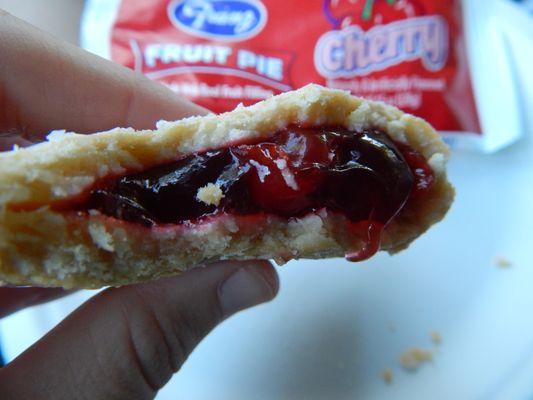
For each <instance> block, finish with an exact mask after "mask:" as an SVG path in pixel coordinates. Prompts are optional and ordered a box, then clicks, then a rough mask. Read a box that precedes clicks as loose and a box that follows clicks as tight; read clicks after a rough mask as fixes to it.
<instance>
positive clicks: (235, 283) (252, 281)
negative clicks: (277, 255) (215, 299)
mask: <svg viewBox="0 0 533 400" xmlns="http://www.w3.org/2000/svg"><path fill="white" fill-rule="evenodd" d="M261 268H262V267H261V266H260V265H247V266H243V267H241V268H239V269H238V270H236V271H235V272H233V273H232V274H231V275H230V276H229V277H228V278H226V280H224V281H223V282H222V284H221V285H220V286H219V287H218V296H219V300H220V305H221V307H222V312H223V313H224V315H225V316H229V315H231V314H233V313H235V312H237V311H240V310H243V309H245V308H248V307H252V306H255V305H257V304H260V303H264V302H265V301H268V300H271V299H272V298H273V297H274V295H275V292H276V291H277V286H276V285H274V284H273V282H272V281H271V279H270V278H269V277H267V276H266V274H265V273H264V272H262V271H261Z"/></svg>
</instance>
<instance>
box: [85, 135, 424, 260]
mask: <svg viewBox="0 0 533 400" xmlns="http://www.w3.org/2000/svg"><path fill="white" fill-rule="evenodd" d="M432 182H433V174H432V171H431V169H430V168H429V166H428V165H427V163H426V161H425V159H424V157H422V156H421V155H420V154H419V153H417V152H415V151H414V150H412V149H411V148H409V147H408V146H405V145H400V144H395V143H394V142H393V141H392V140H391V139H390V138H389V137H388V136H387V135H386V134H384V133H383V132H380V131H379V130H375V129H372V130H363V131H358V132H354V131H348V130H346V129H344V128H339V127H323V128H315V127H314V128H303V127H296V126H293V127H289V128H287V129H284V130H281V131H279V132H277V133H276V134H274V135H273V136H272V137H271V138H269V139H267V140H265V141H262V142H260V143H256V144H240V145H235V146H231V147H229V148H225V149H220V150H213V151H206V152H203V153H198V154H193V155H190V156H187V157H184V158H182V159H180V160H178V161H176V162H173V163H171V164H166V165H163V166H158V167H156V168H152V169H150V170H148V171H145V172H142V173H137V174H132V175H128V176H125V177H122V178H120V179H118V180H115V181H114V182H112V183H111V184H108V185H106V186H104V187H99V188H96V189H94V190H93V191H92V192H91V195H90V199H89V204H88V205H87V208H88V209H97V210H99V211H101V212H102V213H104V214H106V215H109V216H113V217H115V218H118V219H122V220H126V221H130V222H135V223H140V224H143V225H146V226H154V225H159V224H180V223H183V222H186V221H196V220H199V219H201V218H203V217H207V216H212V215H216V214H219V213H229V214H236V215H250V214H256V213H268V214H274V215H278V216H281V217H285V218H290V217H302V216H305V215H307V214H309V213H311V212H313V211H317V210H320V209H323V208H325V209H327V210H330V211H334V212H338V213H341V214H343V215H345V216H346V217H347V218H348V220H349V221H350V229H351V230H352V232H353V234H354V235H355V236H357V237H358V238H359V239H361V240H362V241H363V242H364V243H365V244H366V245H365V246H364V247H363V249H362V250H361V251H358V252H357V253H353V254H349V255H348V258H349V259H353V260H360V259H364V258H367V257H369V256H371V255H372V254H374V253H375V252H376V251H377V250H378V249H379V239H380V236H381V231H382V229H383V227H384V226H386V224H387V223H388V222H389V221H390V220H391V219H392V218H393V217H394V216H395V215H396V214H397V213H398V212H399V211H400V210H401V209H402V207H403V206H404V205H405V203H406V202H407V201H409V199H415V198H418V197H420V196H422V195H423V194H424V193H426V192H427V191H428V190H429V188H430V187H431V184H432ZM202 190H203V191H207V192H210V193H211V196H210V197H209V196H208V198H207V200H206V199H205V198H202V196H201V195H200V193H201V192H202Z"/></svg>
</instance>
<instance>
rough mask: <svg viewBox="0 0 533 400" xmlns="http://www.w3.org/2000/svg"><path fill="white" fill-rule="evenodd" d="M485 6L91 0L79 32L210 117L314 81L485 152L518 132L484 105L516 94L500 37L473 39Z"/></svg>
mask: <svg viewBox="0 0 533 400" xmlns="http://www.w3.org/2000/svg"><path fill="white" fill-rule="evenodd" d="M489 3H492V1H489V2H487V3H485V2H484V3H483V4H481V5H476V3H475V2H472V3H467V2H465V4H464V5H462V4H461V2H460V1H459V0H437V1H434V0H373V1H372V0H313V1H309V2H305V6H303V3H302V2H296V1H285V0H268V1H260V0H171V1H169V0H153V1H150V2H146V1H142V0H112V1H109V0H105V1H104V0H89V1H88V2H87V5H86V10H85V14H84V19H83V27H82V38H83V45H84V47H86V48H87V49H88V50H90V51H93V52H95V53H97V54H99V55H102V56H104V57H106V58H109V59H111V60H113V61H115V62H118V63H120V64H123V65H125V66H127V67H129V68H131V69H134V70H136V71H138V72H140V73H142V74H145V75H146V76H148V77H149V78H151V79H153V80H156V81H158V82H161V83H162V84H165V85H167V86H168V87H170V88H171V89H172V90H174V91H176V92H177V93H179V94H180V95H183V96H186V97H188V98H190V99H191V100H192V101H194V102H196V103H198V104H200V105H202V106H204V107H206V108H208V109H210V110H212V111H213V112H224V111H228V110H231V109H233V108H235V107H236V106H237V105H238V104H240V103H243V104H245V105H248V104H252V103H255V102H257V101H260V100H262V99H264V98H267V97H269V96H271V95H274V94H278V93H280V92H283V91H288V90H292V89H296V88H299V87H301V86H304V85H306V84H308V83H310V82H314V83H318V84H322V85H325V86H328V87H332V88H338V89H343V90H348V91H350V92H352V93H353V94H355V95H359V96H363V97H366V98H370V99H374V100H380V101H385V102H387V103H390V104H393V105H395V106H397V107H399V108H401V109H403V110H404V111H406V112H409V113H412V114H414V115H417V116H420V117H422V118H424V119H426V120H427V121H428V122H430V123H431V124H432V125H433V126H434V127H435V128H436V129H437V130H439V131H440V132H441V133H442V134H443V135H444V137H445V139H446V140H447V141H448V142H449V143H450V144H451V145H452V147H465V148H475V149H481V150H484V151H489V152H490V151H494V150H497V149H499V148H501V147H503V146H505V145H506V144H508V143H510V142H512V141H513V140H514V139H516V138H517V137H518V136H519V133H520V132H519V127H513V126H512V123H511V125H510V127H511V128H510V129H494V123H493V121H492V120H494V119H495V118H494V115H491V113H494V112H500V111H501V110H496V109H495V108H494V106H495V104H493V103H494V102H493V101H492V102H491V101H490V100H487V98H490V96H493V91H494V89H495V85H496V88H497V86H498V85H499V84H501V85H500V86H503V89H502V91H503V92H502V91H500V94H501V96H503V98H502V97H500V99H504V100H505V99H506V98H507V97H508V98H510V99H511V100H510V103H509V102H508V104H507V105H509V104H510V105H511V107H512V100H513V98H514V97H515V96H514V94H513V93H512V89H509V88H511V87H512V85H509V84H506V83H505V82H504V81H505V79H506V77H507V76H509V74H510V72H509V71H508V70H506V64H507V61H506V59H505V54H503V53H502V54H500V53H499V52H500V51H503V50H502V48H501V46H500V45H501V43H499V42H498V37H495V38H492V39H493V40H492V41H491V42H490V46H489V45H487V44H486V43H483V42H482V41H481V40H478V39H479V37H480V35H485V34H488V35H489V38H491V36H490V34H491V32H485V31H487V30H489V31H490V29H494V27H493V26H492V25H490V23H489V24H488V25H487V21H488V22H490V18H486V17H487V15H486V14H487V13H490V12H491V7H488V6H487V5H488V4H489ZM463 11H466V18H463ZM480 16H481V17H483V19H481V18H480ZM463 21H466V22H467V26H466V28H465V25H464V23H463ZM482 21H484V22H482ZM465 31H466V32H467V33H469V35H470V36H469V38H468V44H469V46H468V48H469V49H471V50H470V52H467V49H466V44H467V43H466V42H467V41H466V40H465ZM496 36H497V35H496ZM486 39H487V36H483V40H486ZM491 52H492V53H493V54H495V55H496V56H497V59H496V60H494V59H493V58H494V57H491V55H490V53H491ZM469 56H470V57H469ZM471 57H474V58H475V60H473V63H472V64H470V63H469V58H471ZM487 64H491V65H487ZM470 65H474V66H475V68H474V69H472V68H471V67H470ZM471 75H473V77H472V79H471ZM495 80H498V82H499V83H495V82H494V81H495ZM502 80H503V83H502ZM506 90H507V92H509V91H511V93H506V92H505V91H506ZM505 96H507V97H505ZM497 97H498V96H497ZM506 101H507V100H506ZM504 108H505V107H504ZM478 110H479V111H481V112H479V111H478ZM511 113H512V111H511ZM497 125H498V124H497ZM500 125H501V123H500ZM508 128H509V126H508Z"/></svg>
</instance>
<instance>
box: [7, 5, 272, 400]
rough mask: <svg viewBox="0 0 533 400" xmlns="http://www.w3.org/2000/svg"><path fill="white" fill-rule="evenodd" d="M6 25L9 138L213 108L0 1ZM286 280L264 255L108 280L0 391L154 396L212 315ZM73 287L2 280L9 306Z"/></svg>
mask: <svg viewBox="0 0 533 400" xmlns="http://www.w3.org/2000/svg"><path fill="white" fill-rule="evenodd" d="M0 37H1V38H2V40H1V41H0V54H1V57H0V150H7V149H10V148H11V147H12V146H13V144H17V145H19V146H26V145H29V144H31V143H32V142H35V141H40V140H43V138H44V135H45V134H46V133H47V132H48V131H50V130H52V129H58V128H61V129H66V130H71V131H76V132H80V133H90V132H95V131H100V130H105V129H110V128H113V127H115V126H132V127H135V128H150V127H153V126H154V123H155V121H157V120H159V119H167V120H174V119H179V118H182V117H185V116H189V115H198V114H202V113H205V112H206V110H204V109H203V108H200V107H198V106H196V105H194V104H192V103H190V102H188V101H186V100H184V99H180V98H179V97H178V96H176V95H175V94H174V93H172V92H171V91H170V90H168V89H167V88H165V87H163V86H162V85H159V84H156V83H154V82H152V81H150V80H148V79H146V78H144V77H142V76H139V75H137V74H135V73H133V72H132V71H129V70H127V69H125V68H123V67H120V66H118V65H115V64H112V63H110V62H107V61H105V60H103V59H100V58H98V57H96V56H93V55H91V54H88V53H86V52H84V51H82V50H80V49H78V48H76V47H73V46H69V45H67V44H64V43H61V42H59V41H57V40H54V39H52V38H51V37H49V36H48V35H46V34H45V33H43V32H41V31H39V30H37V29H35V28H32V27H31V26H29V25H27V24H25V23H23V22H22V21H19V20H17V19H16V18H14V17H11V16H9V15H7V14H6V13H3V12H1V11H0ZM277 290H278V278H277V275H276V272H275V270H274V269H273V268H272V266H271V265H270V263H268V262H266V261H246V262H229V261H226V262H219V263H217V264H212V265H209V266H204V267H198V268H195V269H193V270H191V271H189V272H186V273H184V274H182V275H180V276H176V277H172V278H166V279H161V280H159V281H156V282H151V283H145V284H139V285H132V286H126V287H121V288H110V289H106V290H104V291H103V292H100V293H99V294H98V295H96V296H94V297H93V298H92V299H90V300H89V301H88V302H86V303H85V304H84V305H82V306H81V307H80V308H79V309H78V310H76V311H75V312H74V313H72V314H71V315H70V316H69V317H67V318H66V319H65V320H64V321H63V322H62V323H61V324H59V325H58V326H57V327H56V328H55V329H53V330H52V331H51V332H50V333H49V334H47V335H46V336H45V337H43V338H42V339H41V340H39V341H38V342H37V343H35V344H34V345H33V346H32V347H30V348H29V349H28V350H26V351H25V352H24V353H23V354H22V355H20V356H19V357H18V358H16V359H15V360H14V361H12V362H11V363H10V364H8V365H7V366H6V367H4V368H2V369H0V393H2V396H1V397H2V399H26V398H27V399H44V398H46V399H49V398H53V399H63V398H64V399H77V398H90V399H110V398H117V399H138V398H141V399H144V398H153V397H154V396H155V394H156V393H157V391H158V389H160V388H161V387H162V386H163V385H164V384H165V383H166V382H167V381H168V380H169V379H170V377H171V376H172V374H173V373H174V372H176V371H177V370H178V369H179V368H180V366H181V365H182V364H183V362H184V361H185V359H186V358H187V356H188V355H189V354H190V352H191V351H192V350H193V349H194V347H195V346H196V345H197V344H198V342H199V341H200V340H201V339H202V338H203V337H204V336H205V335H206V334H207V333H208V332H209V331H210V330H211V329H212V328H213V327H214V326H216V325H217V324H218V323H219V322H221V321H222V320H224V319H225V318H227V317H229V316H230V315H232V314H234V313H235V312H237V311H240V310H242V309H245V308H248V307H251V306H253V305H256V304H259V303H262V302H265V301H268V300H270V299H272V298H273V297H274V296H275V294H276V292H277ZM66 293H68V292H65V291H63V290H62V289H44V288H43V289H41V288H7V287H2V288H0V316H4V315H7V314H9V313H11V312H14V311H16V310H19V309H21V308H23V307H27V306H30V305H33V304H37V303H40V302H43V301H47V300H51V299H53V298H56V297H58V296H62V295H64V294H66Z"/></svg>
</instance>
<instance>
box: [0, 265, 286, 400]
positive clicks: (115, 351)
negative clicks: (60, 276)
mask: <svg viewBox="0 0 533 400" xmlns="http://www.w3.org/2000/svg"><path fill="white" fill-rule="evenodd" d="M277 290H278V280H277V275H276V272H275V270H274V269H273V268H272V266H271V265H270V264H269V263H268V262H266V261H256V262H252V261H248V262H222V263H218V264H216V265H210V266H208V267H205V268H196V269H194V270H192V271H189V272H187V273H185V274H183V275H182V276H177V277H173V278H168V279H163V280H160V281H158V282H153V283H148V284H142V285H133V286H127V287H123V288H118V289H108V290H106V291H104V292H103V293H101V294H99V295H97V296H95V297H94V298H92V299H91V300H89V301H88V302H87V303H86V304H85V305H83V306H82V307H81V308H79V309H78V310H77V311H75V312H74V313H73V314H72V315H71V316H69V317H68V318H67V319H66V320H65V321H63V322H62V323H61V324H60V325H59V326H58V327H56V328H55V329H54V330H53V331H52V332H51V333H50V334H48V335H47V336H45V337H44V338H43V339H41V340H40V341H39V342H37V343H36V344H35V345H34V346H32V347H31V348H30V349H29V350H27V351H26V352H25V353H23V354H22V355H21V356H20V357H18V358H17V359H15V360H14V361H13V362H12V363H10V364H9V365H8V366H7V367H5V368H4V369H2V370H0V383H1V385H2V393H3V394H4V396H6V395H5V394H8V396H6V397H5V398H17V399H18V398H28V399H41V398H54V399H70V398H77V396H76V393H83V394H84V397H85V398H90V399H110V398H113V399H150V398H153V397H154V396H155V394H156V393H157V391H158V390H159V389H160V388H161V387H162V386H163V385H164V384H165V383H166V382H167V381H168V380H169V379H170V377H171V376H172V374H173V373H174V372H176V371H177V370H178V369H179V368H180V366H181V365H182V364H183V362H184V361H185V359H186V358H187V356H188V355H189V354H190V352H191V351H192V350H193V348H194V347H195V346H196V345H197V344H198V342H199V341H200V340H202V338H203V337H204V336H205V335H206V334H207V333H208V332H209V331H210V330H211V329H212V328H213V327H214V326H215V325H217V324H218V323H219V322H220V321H222V320H223V319H225V318H227V317H228V316H230V315H232V314H234V313H235V312H237V311H239V310H242V309H244V308H247V307H251V306H253V305H256V304H259V303H262V302H265V301H268V300H270V299H272V298H273V297H274V295H275V294H276V292H277ZM27 377H31V380H28V379H27Z"/></svg>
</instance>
